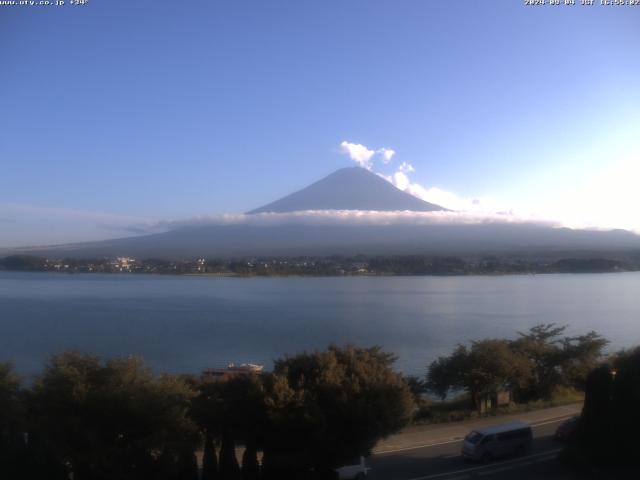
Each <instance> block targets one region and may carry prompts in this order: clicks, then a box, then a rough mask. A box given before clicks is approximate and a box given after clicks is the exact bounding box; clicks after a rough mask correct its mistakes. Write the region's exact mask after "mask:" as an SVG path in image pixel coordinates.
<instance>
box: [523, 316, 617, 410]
mask: <svg viewBox="0 0 640 480" xmlns="http://www.w3.org/2000/svg"><path fill="white" fill-rule="evenodd" d="M566 328H567V327H566V326H561V327H558V326H556V325H555V324H553V323H549V324H541V325H536V326H534V327H532V328H530V329H529V331H527V332H526V333H521V332H519V335H520V338H518V339H517V340H515V341H514V342H513V348H514V349H515V350H517V351H518V352H520V353H522V354H523V355H525V356H526V357H527V358H528V359H529V363H530V369H531V375H530V376H529V382H528V384H527V385H523V386H522V388H521V389H520V393H521V397H522V398H523V399H524V400H528V399H532V398H536V399H537V398H546V397H549V396H550V395H551V394H552V393H553V391H554V390H555V389H556V388H557V387H558V386H560V385H565V386H570V387H578V388H583V387H584V382H585V379H586V375H587V374H588V373H589V371H591V370H592V369H593V368H594V367H595V366H596V364H597V362H598V361H599V359H600V358H601V356H602V350H603V348H604V347H605V346H606V345H607V341H606V340H605V339H604V338H602V337H601V336H600V335H598V334H597V333H596V332H589V333H587V334H586V335H581V336H576V337H568V336H565V337H563V336H562V335H563V334H564V332H565V330H566Z"/></svg>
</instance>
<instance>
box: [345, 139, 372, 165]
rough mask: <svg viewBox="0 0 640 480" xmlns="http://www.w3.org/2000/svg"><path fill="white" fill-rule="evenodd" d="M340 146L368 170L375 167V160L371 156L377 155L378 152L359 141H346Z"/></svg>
mask: <svg viewBox="0 0 640 480" xmlns="http://www.w3.org/2000/svg"><path fill="white" fill-rule="evenodd" d="M340 148H341V150H342V152H343V153H346V154H347V155H349V157H350V158H351V160H353V161H354V162H356V163H357V164H358V165H360V166H361V167H362V168H366V169H367V170H371V168H372V167H373V162H372V160H371V158H372V157H373V156H374V155H375V153H376V152H374V151H373V150H369V149H368V148H367V147H365V146H364V145H361V144H359V143H350V142H347V141H344V142H342V143H341V144H340Z"/></svg>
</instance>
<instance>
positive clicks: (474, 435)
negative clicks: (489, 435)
mask: <svg viewBox="0 0 640 480" xmlns="http://www.w3.org/2000/svg"><path fill="white" fill-rule="evenodd" d="M481 438H482V434H481V433H479V432H476V431H473V432H471V433H470V434H469V435H467V437H466V438H465V440H466V441H467V442H469V443H472V444H474V445H475V444H476V443H478V442H479V441H480V439H481Z"/></svg>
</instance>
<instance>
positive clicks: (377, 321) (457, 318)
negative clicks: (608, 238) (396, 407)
mask: <svg viewBox="0 0 640 480" xmlns="http://www.w3.org/2000/svg"><path fill="white" fill-rule="evenodd" d="M541 322H556V323H560V324H568V325H569V333H572V334H573V333H585V332H587V331H589V330H596V331H598V332H600V333H602V334H603V335H604V336H606V337H607V338H608V339H609V340H610V341H611V349H617V348H621V347H629V346H632V345H637V344H640V273H623V274H596V275H537V276H501V277H380V278H375V277H355V278H216V277H189V276H181V277H179V276H152V275H99V274H93V275H92V274H88V275H64V274H47V273H14V272H0V361H1V360H13V361H14V363H15V364H16V366H17V368H18V370H19V371H20V372H21V373H23V374H26V375H29V374H32V373H34V372H37V371H38V370H39V369H40V368H41V366H42V365H43V363H44V362H45V360H46V358H47V357H48V355H50V354H51V353H54V352H60V351H62V350H65V349H69V348H73V349H80V350H86V351H90V352H95V353H98V354H100V355H103V356H113V355H130V354H137V355H142V356H143V357H144V358H145V359H146V361H147V362H148V363H149V364H150V365H151V366H152V367H154V368H157V369H162V370H167V371H172V372H193V373H197V372H199V371H200V370H202V369H203V368H206V367H211V366H223V365H226V364H227V363H229V362H235V363H242V362H253V363H260V364H264V365H265V366H267V367H269V366H270V365H271V364H272V362H273V360H274V359H276V358H278V357H280V356H282V355H283V354H285V353H295V352H300V351H302V350H305V349H316V348H324V347H325V346H327V345H328V344H329V343H331V342H335V343H354V344H357V345H363V346H370V345H382V346H384V347H385V348H386V349H388V350H390V351H393V352H395V353H396V354H397V355H398V357H399V360H398V363H397V366H398V368H400V369H401V370H403V371H404V372H406V373H411V374H423V373H424V371H425V366H426V365H427V364H428V363H429V362H430V361H431V360H433V359H434V358H435V357H436V356H438V355H442V354H446V353H448V352H449V351H450V350H451V349H452V348H453V347H454V346H455V345H456V344H457V343H458V342H465V341H468V340H472V339H480V338H484V337H514V336H515V335H516V332H517V331H518V330H524V329H526V328H528V327H530V326H532V325H535V324H538V323H541Z"/></svg>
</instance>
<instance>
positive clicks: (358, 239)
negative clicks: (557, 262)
mask: <svg viewBox="0 0 640 480" xmlns="http://www.w3.org/2000/svg"><path fill="white" fill-rule="evenodd" d="M613 252H636V253H640V236H638V235H635V234H633V233H630V232H625V231H610V232H597V231H587V230H570V229H566V228H551V227H547V226H542V225H535V224H474V225H462V224H459V225H454V224H451V225H447V224H433V225H407V224H405V225H352V224H343V225H304V224H299V223H298V224H296V223H290V224H281V225H209V226H205V225H202V226H197V227H196V226H192V227H183V228H180V229H177V230H172V231H169V232H165V233H159V234H153V235H145V236H140V237H132V238H121V239H115V240H105V241H101V242H89V243H84V244H71V245H59V246H55V247H42V248H31V249H22V250H21V251H19V252H15V253H28V254H31V255H41V256H46V257H49V258H65V257H75V258H96V257H103V256H109V257H116V256H128V257H136V258H166V259H188V258H198V257H205V258H231V257H249V256H283V257H286V256H302V255H310V256H324V255H356V254H360V253H362V254H367V255H434V256H437V255H460V256H475V255H505V256H506V255H514V256H519V257H521V256H524V257H529V256H536V257H546V258H563V257H567V256H571V257H582V256H598V255H605V254H610V253H613ZM605 256H606V255H605Z"/></svg>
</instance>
